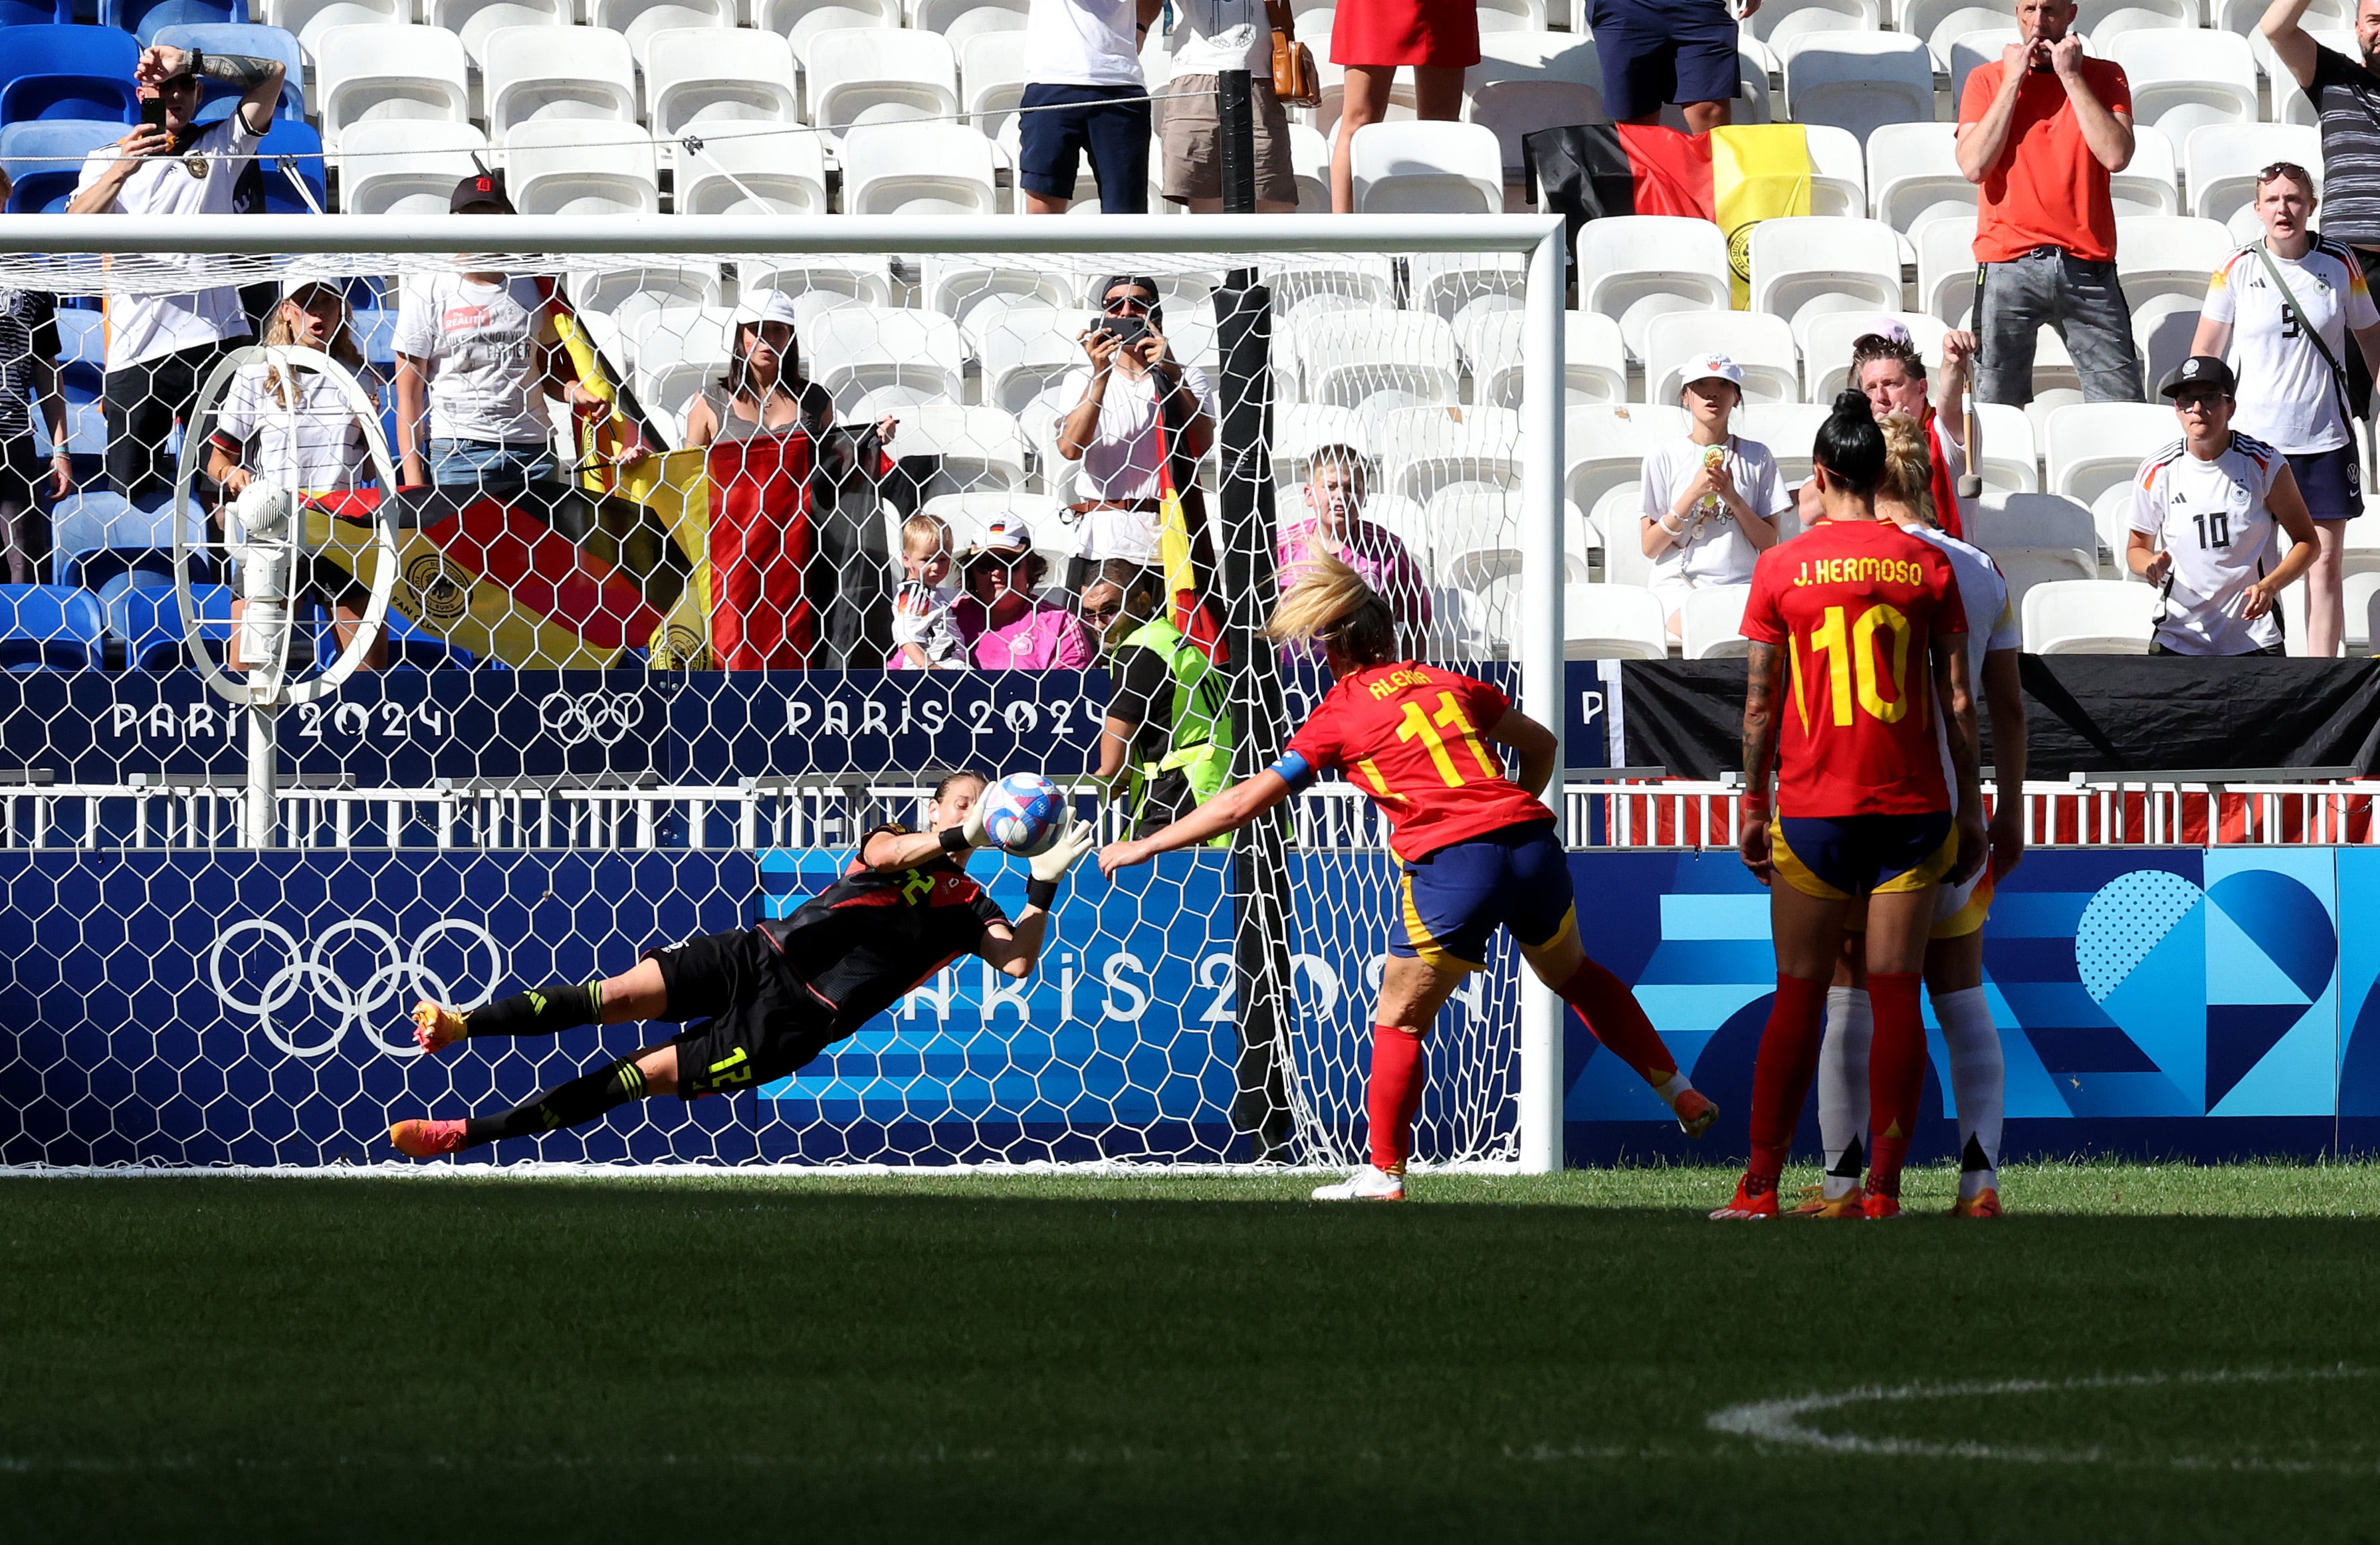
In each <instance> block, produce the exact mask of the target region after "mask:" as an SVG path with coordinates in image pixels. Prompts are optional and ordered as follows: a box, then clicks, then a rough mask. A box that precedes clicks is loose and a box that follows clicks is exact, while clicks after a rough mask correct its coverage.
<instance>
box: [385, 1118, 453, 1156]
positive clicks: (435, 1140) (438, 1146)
mask: <svg viewBox="0 0 2380 1545" xmlns="http://www.w3.org/2000/svg"><path fill="white" fill-rule="evenodd" d="M388 1140H389V1142H390V1144H391V1145H392V1146H394V1147H395V1150H396V1151H398V1152H399V1153H402V1154H404V1155H405V1156H406V1157H407V1159H443V1158H445V1157H446V1156H447V1155H448V1154H450V1153H460V1152H461V1151H462V1150H463V1124H462V1123H461V1122H459V1121H400V1122H398V1123H397V1124H396V1125H394V1126H392V1127H390V1128H389V1129H388Z"/></svg>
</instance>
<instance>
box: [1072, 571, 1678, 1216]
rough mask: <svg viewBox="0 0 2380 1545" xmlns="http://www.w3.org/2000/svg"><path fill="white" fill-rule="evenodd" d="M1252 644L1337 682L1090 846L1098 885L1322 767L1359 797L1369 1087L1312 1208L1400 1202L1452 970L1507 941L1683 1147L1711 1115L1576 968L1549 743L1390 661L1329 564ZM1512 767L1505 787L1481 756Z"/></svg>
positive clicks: (1523, 718)
mask: <svg viewBox="0 0 2380 1545" xmlns="http://www.w3.org/2000/svg"><path fill="white" fill-rule="evenodd" d="M1266 631H1267V632H1268V633H1269V634H1270V635H1271V637H1272V638H1273V639H1275V640H1276V641H1278V642H1281V643H1298V644H1305V643H1308V642H1319V643H1320V644H1321V645H1322V650H1323V653H1324V655H1325V657H1326V658H1327V659H1328V661H1329V662H1330V673H1331V675H1333V676H1334V677H1336V678H1337V679H1336V683H1335V685H1333V686H1332V687H1331V688H1330V695H1329V696H1327V697H1325V698H1324V699H1323V700H1322V706H1320V707H1319V708H1318V709H1316V710H1315V711H1314V713H1313V715H1312V717H1310V718H1308V719H1307V720H1306V722H1305V728H1303V729H1301V730H1299V731H1298V732H1297V734H1296V735H1294V736H1292V737H1291V738H1290V742H1289V747H1288V749H1287V750H1285V751H1283V752H1282V753H1281V760H1278V761H1276V762H1274V763H1273V764H1272V766H1271V767H1269V768H1268V769H1267V770H1265V771H1264V772H1259V773H1257V775H1256V776H1255V777H1253V778H1250V779H1248V780H1247V781H1246V782H1245V783H1242V784H1237V785H1233V787H1231V788H1228V789H1225V790H1224V791H1223V792H1222V793H1220V794H1219V795H1217V796H1216V797H1214V798H1212V799H1210V800H1208V802H1207V803H1206V804H1204V805H1201V806H1199V807H1198V809H1196V810H1194V811H1192V812H1191V813H1190V814H1188V815H1186V816H1184V817H1183V818H1182V819H1181V820H1180V821H1175V822H1173V823H1172V825H1170V826H1168V827H1166V828H1164V829H1163V830H1162V831H1160V832H1156V833H1151V834H1150V835H1148V836H1147V837H1143V838H1141V839H1140V840H1139V841H1137V842H1120V843H1111V844H1110V845H1108V846H1106V847H1104V848H1102V849H1100V851H1099V868H1100V869H1101V870H1105V871H1107V872H1108V873H1110V874H1112V873H1114V872H1115V871H1116V870H1120V869H1123V868H1126V867H1128V866H1130V865H1133V864H1139V863H1145V862H1147V860H1148V859H1149V858H1152V857H1153V856H1155V855H1157V854H1160V853H1166V852H1171V851H1172V850H1173V849H1175V848H1178V847H1189V846H1192V845H1196V844H1198V843H1202V842H1206V841H1208V839H1210V838H1213V837H1217V836H1220V835H1221V834H1222V833H1226V832H1236V831H1238V830H1239V829H1240V828H1241V827H1243V826H1245V825H1246V824H1247V823H1248V822H1249V821H1253V820H1255V819H1256V818H1257V816H1259V815H1261V814H1262V813H1264V812H1265V811H1266V810H1269V809H1271V808H1272V807H1273V806H1275V805H1278V804H1280V803H1281V801H1282V800H1284V799H1286V798H1288V797H1290V796H1291V795H1292V794H1294V793H1296V792H1297V791H1298V790H1300V789H1302V788H1304V787H1305V786H1306V785H1309V784H1311V783H1312V782H1313V781H1314V780H1315V779H1316V778H1317V777H1318V776H1319V775H1320V774H1321V773H1323V772H1329V771H1330V770H1333V769H1338V770H1342V771H1343V772H1346V774H1347V775H1348V777H1349V779H1350V781H1352V782H1354V784H1355V785H1357V786H1358V787H1360V788H1362V789H1363V790H1364V791H1365V793H1366V794H1368V795H1370V796H1371V798H1372V802H1373V804H1375V805H1376V806H1378V808H1379V809H1380V812H1381V814H1383V815H1384V816H1386V817H1387V818H1388V821H1389V833H1390V835H1389V846H1390V851H1392V852H1393V853H1395V855H1396V856H1397V858H1399V859H1401V860H1403V865H1404V872H1403V876H1402V878H1401V879H1400V881H1399V883H1398V889H1399V896H1400V906H1399V918H1400V921H1399V923H1398V925H1397V926H1396V927H1393V928H1391V929H1390V932H1389V960H1388V963H1387V966H1386V968H1385V969H1384V970H1383V971H1382V973H1381V977H1380V992H1379V998H1378V1004H1377V1005H1376V1007H1375V1010H1374V1012H1373V1015H1372V1072H1371V1079H1370V1083H1369V1085H1368V1087H1367V1089H1366V1101H1365V1103H1366V1110H1367V1112H1368V1113H1369V1116H1370V1125H1371V1162H1370V1163H1368V1164H1366V1165H1365V1166H1364V1167H1363V1168H1362V1169H1360V1170H1358V1171H1356V1172H1355V1174H1354V1175H1352V1176H1350V1177H1349V1178H1348V1179H1346V1180H1344V1181H1341V1182H1339V1183H1337V1184H1334V1185H1330V1186H1322V1187H1320V1188H1318V1190H1316V1192H1315V1193H1314V1195H1315V1198H1316V1199H1317V1200H1320V1201H1358V1200H1361V1201H1397V1200H1402V1199H1403V1197H1404V1184H1405V1183H1404V1170H1405V1159H1406V1157H1407V1155H1408V1154H1410V1153H1411V1151H1412V1138H1413V1118H1414V1113H1415V1111H1417V1110H1419V1109H1420V1108H1421V1092H1422V1083H1423V1080H1424V1078H1425V1077H1426V1075H1427V1061H1426V1058H1425V1055H1424V1052H1423V1050H1422V1040H1423V1038H1424V1037H1425V1036H1427V1034H1428V1033H1429V1028H1430V1026H1431V1025H1432V1024H1433V1023H1434V1022H1435V1021H1436V1020H1437V1018H1438V1011H1439V1009H1440V1008H1441V1007H1443V1006H1444V1005H1445V1003H1446V1000H1447V998H1448V997H1449V996H1450V995H1451V993H1452V992H1453V991H1454V990H1455V988H1456V987H1458V986H1460V985H1461V984H1462V981H1463V977H1464V975H1465V974H1467V973H1469V972H1472V971H1478V970H1484V969H1486V968H1487V967H1486V961H1487V958H1488V935H1490V934H1491V933H1493V932H1494V931H1496V930H1497V929H1498V928H1504V929H1508V930H1510V931H1512V937H1513V940H1514V941H1515V942H1516V943H1519V945H1520V946H1521V954H1522V956H1523V958H1524V959H1526V960H1527V961H1528V963H1529V967H1530V968H1531V969H1532V970H1534V971H1536V974H1537V976H1538V978H1539V979H1541V980H1543V981H1544V982H1545V983H1546V985H1548V987H1551V988H1552V989H1553V990H1554V991H1556V992H1558V993H1560V994H1561V996H1562V998H1563V1000H1564V1001H1565V1002H1567V1003H1568V1004H1570V1005H1571V1007H1573V1008H1574V1009H1576V1010H1577V1011H1578V1013H1579V1016H1580V1017H1581V1018H1583V1019H1584V1020H1585V1021H1586V1025H1587V1028H1589V1029H1591V1030H1593V1031H1594V1032H1595V1034H1596V1036H1597V1038H1598V1039H1599V1040H1601V1041H1602V1042H1603V1044H1604V1045H1606V1046H1608V1047H1609V1048H1610V1049H1611V1050H1612V1051H1613V1052H1617V1053H1618V1054H1619V1055H1620V1057H1621V1060H1623V1061H1625V1062H1626V1063H1627V1064H1629V1065H1630V1066H1631V1067H1633V1068H1634V1069H1635V1070H1636V1071H1637V1073H1638V1074H1639V1075H1641V1076H1642V1077H1644V1079H1645V1082H1646V1083H1648V1084H1650V1085H1652V1086H1653V1088H1654V1090H1655V1091H1656V1092H1657V1093H1658V1094H1659V1095H1660V1096H1661V1098H1662V1099H1663V1100H1664V1101H1668V1102H1669V1106H1670V1111H1671V1112H1672V1113H1674V1114H1675V1115H1676V1116H1677V1118H1678V1125H1680V1126H1682V1128H1684V1129H1685V1133H1686V1135H1687V1136H1688V1137H1700V1136H1701V1135H1702V1134H1703V1132H1704V1131H1705V1130H1706V1129H1707V1128H1708V1127H1709V1125H1710V1124H1711V1123H1712V1122H1713V1121H1714V1120H1716V1119H1717V1118H1718V1107H1717V1106H1716V1105H1713V1104H1712V1103H1711V1102H1710V1101H1708V1100H1707V1099H1706V1098H1705V1097H1704V1096H1703V1095H1702V1094H1700V1093H1699V1092H1697V1091H1696V1090H1695V1089H1694V1085H1693V1084H1691V1083H1689V1082H1688V1081H1687V1079H1686V1076H1685V1075H1684V1074H1682V1073H1681V1072H1680V1071H1679V1070H1678V1064H1677V1059H1676V1058H1674V1057H1672V1056H1670V1049H1669V1047H1667V1046H1666V1045H1664V1044H1663V1043H1662V1041H1661V1037H1660V1033H1659V1032H1658V1031H1657V1030H1655V1029H1654V1028H1653V1023H1652V1021H1651V1020H1649V1019H1647V1018H1645V1011H1644V1009H1643V1008H1641V1007H1639V1006H1638V1005H1637V1003H1636V999H1635V997H1634V995H1633V994H1632V993H1631V992H1630V991H1628V988H1627V984H1626V983H1624V982H1622V981H1621V979H1619V978H1618V977H1615V976H1613V975H1612V974H1611V973H1610V972H1609V971H1607V970H1605V969H1604V968H1603V967H1600V966H1598V965H1597V964H1596V963H1595V962H1594V961H1592V960H1590V959H1588V958H1587V955H1586V952H1585V949H1584V948H1582V947H1581V946H1580V943H1579V939H1578V914H1577V911H1576V909H1575V907H1574V906H1573V904H1572V900H1571V883H1570V864H1569V859H1568V858H1567V856H1566V855H1565V854H1564V853H1563V851H1562V846H1561V843H1560V841H1559V840H1558V839H1557V838H1556V837H1555V835H1554V814H1553V811H1551V810H1549V809H1547V808H1546V807H1545V806H1544V804H1542V803H1541V802H1539V800H1538V798H1537V795H1538V793H1539V792H1540V791H1541V790H1543V789H1544V788H1545V786H1546V785H1547V783H1548V780H1550V779H1551V778H1552V777H1553V775H1554V760H1555V753H1556V750H1557V748H1558V742H1557V741H1556V740H1555V738H1554V734H1553V732H1552V731H1551V730H1548V728H1546V727H1545V726H1544V725H1543V724H1538V723H1537V722H1536V720H1534V719H1532V718H1530V717H1529V716H1528V715H1527V714H1525V713H1523V712H1520V711H1519V710H1518V709H1516V708H1514V707H1513V706H1512V703H1511V702H1510V701H1509V700H1507V699H1506V698H1505V696H1504V694H1503V693H1501V692H1500V691H1498V690H1497V689H1496V688H1495V687H1490V686H1488V684H1487V683H1486V682H1484V681H1475V680H1473V679H1472V678H1471V677H1469V676H1466V675H1457V674H1456V673H1455V672H1452V671H1449V670H1443V669H1441V668H1439V666H1436V665H1425V664H1423V663H1420V662H1418V661H1415V660H1404V659H1400V658H1399V657H1398V655H1397V651H1396V632H1397V630H1396V617H1395V614H1394V613H1392V612H1391V611H1390V608H1389V603H1388V602H1386V601H1384V600H1382V599H1381V598H1380V597H1379V596H1378V595H1377V594H1375V593H1374V592H1373V591H1372V590H1371V589H1370V588H1369V587H1368V586H1366V584H1365V583H1364V581H1363V579H1362V578H1361V577H1359V576H1358V575H1357V574H1356V573H1355V572H1354V570H1353V569H1351V568H1349V567H1348V566H1346V565H1345V564H1342V563H1341V562H1339V561H1338V560H1337V559H1335V558H1326V559H1323V560H1320V561H1319V562H1318V563H1316V564H1314V565H1313V566H1310V567H1309V569H1308V570H1307V574H1306V577H1305V578H1304V579H1302V580H1300V581H1299V582H1298V584H1297V585H1296V587H1295V588H1293V590H1291V591H1290V592H1289V594H1288V595H1286V596H1284V597H1282V598H1281V604H1280V605H1279V606H1277V607H1275V608H1274V609H1273V614H1272V621H1271V622H1270V624H1269V626H1268V627H1267V628H1266ZM1499 745H1500V746H1504V747H1509V748H1511V749H1512V751H1514V752H1515V753H1517V754H1518V756H1519V758H1520V767H1519V769H1518V772H1517V775H1516V776H1515V777H1510V778H1508V777H1506V776H1505V774H1504V763H1503V760H1502V759H1501V758H1500V756H1499V755H1498V754H1497V752H1496V750H1495V747H1496V746H1499Z"/></svg>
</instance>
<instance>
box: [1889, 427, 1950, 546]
mask: <svg viewBox="0 0 2380 1545" xmlns="http://www.w3.org/2000/svg"><path fill="white" fill-rule="evenodd" d="M1882 428H1883V430H1884V477H1883V480H1882V481H1880V482H1879V483H1878V484H1877V486H1876V493H1877V495H1878V496H1879V497H1881V498H1888V499H1894V500H1898V501H1899V502H1900V503H1901V504H1904V505H1908V506H1909V507H1910V508H1911V509H1913V510H1915V511H1916V512H1917V518H1918V519H1920V520H1923V521H1924V522H1925V524H1927V525H1928V526H1934V525H1938V524H1940V522H1939V521H1938V520H1937V519H1936V517H1935V515H1934V456H1933V453H1932V452H1931V451H1930V450H1929V449H1928V448H1927V447H1926V444H1925V431H1924V430H1922V429H1919V428H1918V427H1917V420H1914V419H1913V418H1911V417H1910V416H1909V415H1908V414H1906V413H1888V414H1886V415H1885V416H1884V423H1883V425H1882Z"/></svg>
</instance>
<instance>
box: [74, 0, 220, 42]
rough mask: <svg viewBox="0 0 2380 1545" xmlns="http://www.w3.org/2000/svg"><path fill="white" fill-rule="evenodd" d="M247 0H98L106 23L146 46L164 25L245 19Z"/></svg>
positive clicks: (105, 24)
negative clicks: (118, 28)
mask: <svg viewBox="0 0 2380 1545" xmlns="http://www.w3.org/2000/svg"><path fill="white" fill-rule="evenodd" d="M247 19H248V0H99V20H100V24H101V25H102V26H103V27H121V28H123V29H124V30H126V31H128V32H130V33H131V34H132V35H133V36H134V37H137V38H139V39H140V46H142V47H143V48H146V47H148V46H149V42H150V40H151V39H152V38H153V37H155V36H156V35H157V30H158V29H160V28H162V27H182V26H189V25H195V24H203V23H206V22H210V21H246V20H247Z"/></svg>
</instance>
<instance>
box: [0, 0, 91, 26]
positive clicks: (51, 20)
mask: <svg viewBox="0 0 2380 1545" xmlns="http://www.w3.org/2000/svg"><path fill="white" fill-rule="evenodd" d="M74 18H75V17H74V0H56V3H55V5H50V4H43V3H42V0H0V27H69V26H72V25H73V24H74Z"/></svg>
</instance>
